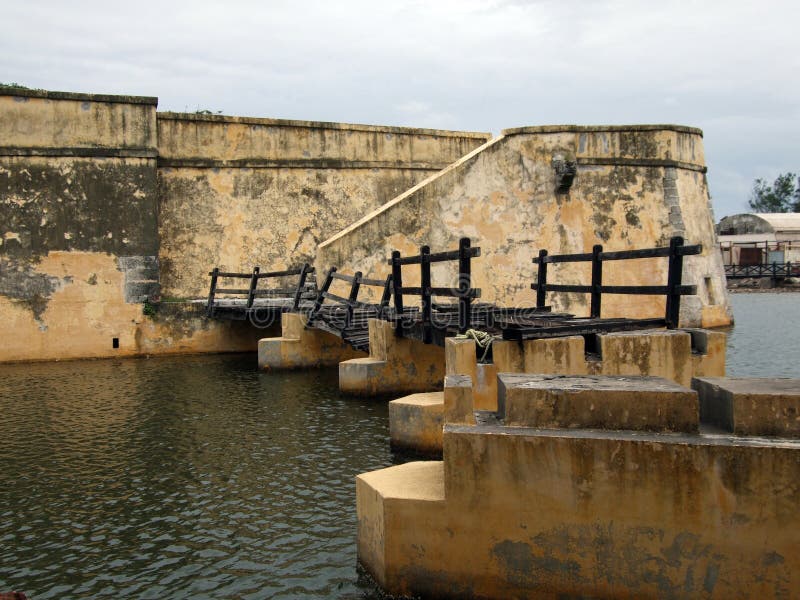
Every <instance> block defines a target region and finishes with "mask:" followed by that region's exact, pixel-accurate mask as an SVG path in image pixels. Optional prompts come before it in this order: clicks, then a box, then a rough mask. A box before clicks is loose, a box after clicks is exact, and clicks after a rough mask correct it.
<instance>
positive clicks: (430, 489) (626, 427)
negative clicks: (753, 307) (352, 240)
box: [356, 374, 800, 599]
mask: <svg viewBox="0 0 800 600" xmlns="http://www.w3.org/2000/svg"><path fill="white" fill-rule="evenodd" d="M454 377H455V376H454ZM450 379H451V377H450V376H448V381H449V380H450ZM463 379H466V378H463ZM799 384H800V382H798V381H794V382H791V383H789V384H786V385H784V386H782V387H781V388H778V389H776V388H775V384H774V382H766V384H765V385H766V389H763V390H759V389H758V388H759V387H761V385H762V384H760V383H758V382H755V381H742V380H732V381H727V382H726V381H725V380H706V381H705V382H703V383H702V385H703V386H704V387H701V388H699V389H701V392H700V394H701V402H702V401H703V394H704V392H703V391H702V390H703V389H705V388H711V387H713V388H718V389H719V390H722V392H720V391H719V390H717V389H710V390H709V391H708V392H707V395H708V400H709V402H711V403H712V405H713V406H711V407H710V408H712V413H713V416H714V418H716V417H717V416H719V415H720V411H721V413H722V416H724V417H725V420H726V422H727V423H728V429H729V431H731V433H729V434H728V435H719V434H718V433H708V434H707V433H704V432H703V429H702V427H701V423H699V420H700V419H699V417H700V415H703V411H702V408H701V409H700V410H699V411H698V397H697V394H696V393H695V392H693V391H692V390H690V389H688V388H686V387H683V386H680V385H678V384H676V383H674V382H671V381H667V380H665V379H660V378H652V377H624V376H612V377H604V376H592V375H584V376H577V377H561V376H552V375H551V376H546V375H529V376H526V375H508V374H501V375H499V388H500V398H501V407H502V408H503V412H502V413H501V416H502V417H504V420H503V422H502V423H499V424H498V423H494V424H491V425H490V424H486V425H483V424H480V423H478V424H476V425H471V424H454V423H447V424H445V426H444V434H443V440H444V452H443V461H425V462H409V463H405V464H402V465H398V466H393V467H389V468H387V469H381V470H378V471H373V472H370V473H364V474H361V475H359V476H358V477H357V478H356V512H357V517H358V533H357V548H358V558H359V561H360V562H361V564H362V566H363V567H364V568H365V569H366V570H367V572H369V573H370V574H371V575H372V577H373V578H374V579H375V581H377V582H378V584H379V585H380V586H382V587H383V588H384V590H385V591H386V592H388V593H389V594H392V595H397V596H414V597H416V596H420V597H437V598H438V597H480V598H498V599H499V598H522V597H525V598H527V597H540V596H541V597H556V596H558V597H560V596H565V597H581V598H583V597H659V596H663V595H665V593H666V595H669V593H672V592H675V594H676V595H685V596H698V597H700V596H709V597H721V598H724V597H728V596H736V595H743V596H747V597H774V596H781V595H785V596H798V594H800V555H798V553H797V552H796V548H797V533H796V532H797V530H798V527H799V526H800V517H798V512H797V510H796V508H797V503H798V496H800V492H798V488H797V481H798V478H800V441H798V440H797V438H796V437H785V436H787V435H789V434H790V433H792V432H787V431H785V430H784V431H781V432H778V434H777V435H776V436H775V437H772V435H774V434H771V433H769V432H771V431H772V429H771V427H772V424H773V423H774V420H775V419H774V418H766V417H769V416H770V415H774V414H775V412H774V411H775V410H785V411H786V412H783V413H782V414H783V415H788V416H789V417H791V416H792V415H794V414H796V408H797V401H796V394H795V391H796V390H797V389H798V386H799ZM449 387H450V386H449V384H448V388H449ZM448 391H449V389H448V390H446V391H445V394H447V393H448ZM465 391H467V390H466V389H465ZM726 394H727V395H726ZM755 394H759V400H758V401H757V403H755V404H754V403H753V401H752V398H753V397H754V395H755ZM730 395H732V399H727V398H728V397H729V396H730ZM787 395H791V397H786V396H787ZM740 396H741V397H740ZM744 396H747V399H745V397H744ZM720 399H722V400H720ZM720 401H724V402H725V406H720V405H719V402H720ZM455 406H456V405H455V404H454V408H455ZM792 407H794V408H792ZM731 411H732V412H731ZM737 411H738V414H737ZM741 411H745V414H741ZM747 411H754V412H755V414H752V415H748V414H747ZM730 414H733V419H732V420H730V419H728V416H729V415H730ZM751 417H752V418H751ZM763 425H766V426H768V427H769V428H770V429H768V430H764V429H762V428H761V427H762V426H763ZM742 428H746V433H740V432H742V431H744V430H743V429H742ZM796 431H797V430H796V429H795V430H794V433H796ZM665 432H666V433H665ZM751 436H752V437H751ZM654 569H655V571H654ZM654 572H655V573H657V576H653V573H654ZM665 590H666V592H665ZM678 592H680V594H678Z"/></svg>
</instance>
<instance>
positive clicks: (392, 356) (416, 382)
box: [339, 319, 445, 396]
mask: <svg viewBox="0 0 800 600" xmlns="http://www.w3.org/2000/svg"><path fill="white" fill-rule="evenodd" d="M444 372H445V360H444V350H443V349H442V348H440V347H438V346H432V345H426V344H423V343H422V342H418V341H415V340H410V339H407V338H401V337H397V336H396V335H395V331H394V325H392V324H391V323H388V322H386V321H381V320H378V319H370V320H369V357H366V358H356V359H352V360H346V361H344V362H341V363H339V389H340V390H342V391H343V392H348V393H351V394H358V395H363V396H379V395H383V394H392V393H396V392H430V391H436V390H441V389H442V382H443V379H444Z"/></svg>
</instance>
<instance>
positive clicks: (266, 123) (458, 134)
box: [156, 112, 492, 140]
mask: <svg viewBox="0 0 800 600" xmlns="http://www.w3.org/2000/svg"><path fill="white" fill-rule="evenodd" d="M156 118H157V119H158V120H164V121H198V122H206V123H238V124H243V125H260V126H263V127H303V128H307V129H338V130H341V131H367V132H373V133H396V134H399V135H425V136H433V137H455V138H470V139H483V140H490V139H491V138H492V134H491V133H488V132H487V133H484V132H480V131H454V130H449V129H425V128H420V127H396V126H391V125H363V124H357V123H337V122H333V121H303V120H295V119H271V118H265V117H237V116H230V115H203V114H196V113H178V112H159V113H157V114H156Z"/></svg>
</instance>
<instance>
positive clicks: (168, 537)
mask: <svg viewBox="0 0 800 600" xmlns="http://www.w3.org/2000/svg"><path fill="white" fill-rule="evenodd" d="M254 366H255V356H254V355H244V356H206V357H191V358H163V359H149V360H146V359H130V360H108V361H81V362H69V363H66V362H65V363H52V364H36V365H9V366H0V431H2V433H3V446H2V450H1V451H0V591H7V590H11V589H16V590H20V591H24V592H26V593H27V594H28V595H29V597H32V598H35V599H36V600H40V599H44V598H59V599H64V598H81V597H92V598H98V597H107V598H112V597H113V598H123V597H130V598H296V597H324V598H330V597H345V598H347V597H350V598H357V597H358V598H360V597H368V596H370V595H371V593H372V589H371V588H369V587H368V586H367V585H366V584H363V585H360V584H359V583H358V581H357V577H356V568H355V567H356V554H355V532H356V519H355V509H354V507H355V484H354V476H355V475H356V474H358V473H362V472H364V471H369V470H373V469H377V468H380V467H384V466H387V465H389V464H391V462H392V457H391V455H390V452H389V448H388V441H387V440H388V417H387V406H386V402H385V401H383V402H381V401H374V400H369V401H363V400H358V399H354V398H347V397H343V396H341V395H340V394H339V393H338V390H337V373H336V371H335V370H333V371H313V372H306V373H279V374H266V373H258V372H257V371H256V370H255V368H254Z"/></svg>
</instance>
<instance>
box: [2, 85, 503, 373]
mask: <svg viewBox="0 0 800 600" xmlns="http://www.w3.org/2000/svg"><path fill="white" fill-rule="evenodd" d="M156 105H157V99H156V98H148V97H136V96H107V95H99V94H75V93H66V92H51V91H42V90H26V89H20V88H11V87H3V86H0V335H2V337H3V339H4V340H6V341H5V343H4V344H2V346H0V361H25V360H54V359H65V358H89V357H110V356H135V355H144V354H161V353H174V352H181V353H184V352H220V351H255V350H256V347H257V343H258V339H259V338H263V337H265V336H269V335H277V330H276V329H273V330H271V331H270V330H265V329H259V328H257V327H255V326H252V325H250V324H249V323H248V322H246V321H245V322H237V323H227V322H215V321H208V320H207V319H205V318H204V316H203V311H202V306H200V305H197V304H194V303H191V302H187V300H190V299H192V298H202V297H204V296H205V295H206V294H207V290H208V283H209V278H208V275H207V273H208V271H209V269H210V268H211V267H213V266H221V267H224V268H227V269H231V270H240V269H241V270H245V271H250V270H251V269H252V267H253V266H255V265H257V264H258V265H261V266H262V267H264V266H270V267H272V266H274V267H275V268H277V269H280V268H283V267H285V266H289V265H291V264H295V263H297V262H299V261H303V260H310V259H311V258H312V256H313V254H314V252H315V248H316V243H317V241H318V239H321V238H322V237H324V236H328V235H331V234H332V233H334V232H336V231H338V230H339V229H340V228H341V227H342V226H343V225H345V224H347V223H349V222H351V221H353V220H355V219H357V218H359V217H360V216H361V215H362V214H363V213H364V212H366V211H368V210H372V209H373V208H374V207H377V206H379V205H380V204H381V203H383V202H385V201H387V200H388V199H390V198H392V197H393V196H395V195H397V194H398V193H400V192H401V191H403V190H404V189H406V188H408V187H410V186H411V185H413V184H415V183H416V182H418V181H420V180H421V179H423V178H425V177H427V176H428V175H430V174H431V173H435V172H436V171H438V170H439V169H441V168H442V167H444V166H446V165H447V164H449V163H450V162H452V161H453V160H455V159H457V158H458V157H460V156H461V155H463V154H464V153H466V152H468V151H469V150H471V149H472V148H474V147H476V146H478V145H480V144H482V143H484V142H485V141H486V140H487V139H488V137H489V134H472V133H461V132H446V131H434V130H424V129H410V128H394V127H377V126H366V125H363V126H362V125H347V124H339V123H312V122H306V121H279V120H274V119H247V118H240V117H219V116H203V115H176V114H171V113H162V114H158V115H157V113H156ZM159 298H161V299H162V300H165V301H166V302H164V303H162V305H161V308H160V309H159V308H158V307H157V304H158V302H157V301H158V299H159ZM145 300H148V301H151V302H152V303H153V305H154V306H156V309H155V313H154V314H150V315H145V314H144V310H143V309H144V306H143V302H144V301H145ZM148 312H150V308H148ZM114 339H117V340H118V345H119V347H118V348H114V347H113V340H114Z"/></svg>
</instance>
